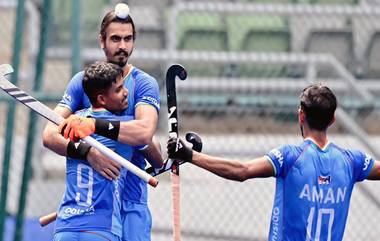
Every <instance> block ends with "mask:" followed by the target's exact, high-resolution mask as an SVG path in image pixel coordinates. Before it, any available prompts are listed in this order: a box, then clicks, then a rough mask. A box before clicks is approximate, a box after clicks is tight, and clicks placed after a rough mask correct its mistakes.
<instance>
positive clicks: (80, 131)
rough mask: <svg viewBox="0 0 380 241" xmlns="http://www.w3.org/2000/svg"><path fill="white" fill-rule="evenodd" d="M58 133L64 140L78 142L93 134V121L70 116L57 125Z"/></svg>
mask: <svg viewBox="0 0 380 241" xmlns="http://www.w3.org/2000/svg"><path fill="white" fill-rule="evenodd" d="M58 132H59V133H61V134H62V135H63V137H64V138H66V139H68V138H70V140H71V141H78V140H79V139H80V138H84V137H86V136H89V135H91V134H93V133H94V132H95V119H93V118H86V117H81V116H78V115H71V116H69V118H67V119H66V120H65V121H64V122H62V123H61V124H60V125H59V128H58Z"/></svg>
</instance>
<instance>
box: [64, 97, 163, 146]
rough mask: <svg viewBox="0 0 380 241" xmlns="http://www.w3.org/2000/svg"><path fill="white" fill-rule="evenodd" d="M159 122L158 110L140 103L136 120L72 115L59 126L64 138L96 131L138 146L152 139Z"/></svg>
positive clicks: (80, 136) (136, 112) (79, 136)
mask: <svg viewBox="0 0 380 241" xmlns="http://www.w3.org/2000/svg"><path fill="white" fill-rule="evenodd" d="M157 122H158V113H157V110H156V109H155V108H154V107H153V106H151V105H148V104H140V105H137V107H136V109H135V120H131V121H127V122H120V121H111V122H110V121H105V120H100V119H93V118H85V117H80V116H77V115H72V116H70V117H69V118H67V119H66V121H65V122H63V123H62V124H61V125H60V126H59V128H58V131H59V132H61V133H63V136H64V138H66V139H67V138H70V139H71V140H72V141H76V140H77V139H78V138H84V137H86V136H89V135H91V134H93V133H96V134H99V135H102V136H105V137H107V138H110V139H113V140H117V141H119V142H122V143H125V144H129V145H133V146H137V145H145V144H148V143H150V142H151V141H152V137H153V134H154V132H155V131H156V126H157ZM109 126H112V128H109Z"/></svg>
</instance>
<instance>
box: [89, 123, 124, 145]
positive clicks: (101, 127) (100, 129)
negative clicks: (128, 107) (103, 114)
mask: <svg viewBox="0 0 380 241" xmlns="http://www.w3.org/2000/svg"><path fill="white" fill-rule="evenodd" d="M119 130H120V121H108V120H102V119H95V134H98V135H101V136H104V137H107V138H109V139H112V140H115V141H117V138H118V137H119Z"/></svg>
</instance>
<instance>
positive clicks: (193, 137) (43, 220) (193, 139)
mask: <svg viewBox="0 0 380 241" xmlns="http://www.w3.org/2000/svg"><path fill="white" fill-rule="evenodd" d="M186 140H187V141H188V142H190V143H192V144H193V147H192V148H193V150H194V151H197V152H201V151H202V146H203V144H202V139H201V138H200V136H198V134H197V133H195V132H188V133H186ZM183 163H185V162H183V161H181V162H178V164H179V165H181V164H183ZM172 165H173V160H171V159H167V160H166V161H165V163H164V166H162V167H160V168H154V167H152V166H151V167H149V168H147V169H145V171H146V172H147V173H148V174H149V175H152V176H153V177H154V176H157V175H160V174H162V173H164V172H167V171H169V170H171V169H172ZM56 219H57V212H52V213H49V214H47V215H44V216H41V217H40V218H39V223H40V225H41V227H44V226H46V225H48V224H49V223H51V222H54V221H55V220H56Z"/></svg>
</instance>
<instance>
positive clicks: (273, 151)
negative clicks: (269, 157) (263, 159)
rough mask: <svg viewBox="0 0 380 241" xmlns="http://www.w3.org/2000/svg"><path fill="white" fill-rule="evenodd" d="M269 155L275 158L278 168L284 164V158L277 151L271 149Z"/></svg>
mask: <svg viewBox="0 0 380 241" xmlns="http://www.w3.org/2000/svg"><path fill="white" fill-rule="evenodd" d="M269 153H272V154H273V155H274V156H275V157H276V159H277V161H278V162H279V164H280V167H282V164H283V162H284V157H283V156H282V153H281V152H280V151H279V150H278V149H273V150H271V151H270V152H269Z"/></svg>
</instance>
